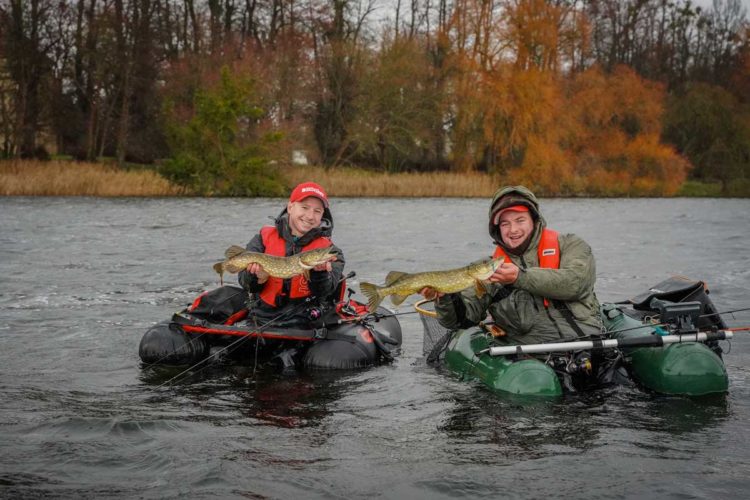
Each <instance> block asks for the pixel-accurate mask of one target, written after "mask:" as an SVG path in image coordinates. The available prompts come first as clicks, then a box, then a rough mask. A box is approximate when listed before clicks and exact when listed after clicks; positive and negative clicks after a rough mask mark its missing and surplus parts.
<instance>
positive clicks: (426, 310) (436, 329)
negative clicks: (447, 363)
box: [414, 300, 453, 363]
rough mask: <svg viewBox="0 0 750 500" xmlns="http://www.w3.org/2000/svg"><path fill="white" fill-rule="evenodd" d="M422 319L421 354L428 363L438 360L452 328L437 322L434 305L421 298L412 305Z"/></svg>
mask: <svg viewBox="0 0 750 500" xmlns="http://www.w3.org/2000/svg"><path fill="white" fill-rule="evenodd" d="M414 308H415V309H416V310H417V312H419V319H421V320H422V328H423V330H424V331H423V334H422V355H423V356H425V358H426V359H427V362H428V363H435V362H437V361H439V360H440V359H441V357H442V354H443V352H444V351H445V348H446V346H447V345H448V341H450V339H451V335H452V334H453V330H448V329H447V328H445V327H444V326H443V325H441V324H440V323H438V320H437V317H436V316H437V315H436V314H435V307H434V303H433V302H432V301H427V300H422V301H419V302H417V303H416V304H415V305H414Z"/></svg>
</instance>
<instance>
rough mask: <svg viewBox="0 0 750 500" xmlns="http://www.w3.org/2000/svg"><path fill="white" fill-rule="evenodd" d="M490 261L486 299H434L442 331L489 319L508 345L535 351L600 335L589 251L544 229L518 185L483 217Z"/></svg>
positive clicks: (427, 292)
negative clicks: (493, 265) (491, 247)
mask: <svg viewBox="0 0 750 500" xmlns="http://www.w3.org/2000/svg"><path fill="white" fill-rule="evenodd" d="M489 233H490V236H491V237H492V239H493V240H494V241H495V244H496V245H497V246H496V249H495V253H494V256H495V257H498V256H504V257H505V262H503V264H502V265H501V266H500V267H499V268H498V269H497V270H496V271H495V272H494V273H493V275H492V276H490V278H489V281H490V283H491V285H490V287H489V289H488V293H487V294H484V295H482V296H481V297H478V296H477V294H476V293H474V291H472V290H465V291H463V292H461V293H453V294H439V293H436V292H435V291H434V290H432V289H429V288H425V289H423V290H422V295H424V296H425V297H426V298H430V299H432V298H437V300H436V304H435V310H436V312H437V313H438V320H439V321H440V323H441V324H442V325H443V326H445V327H446V328H450V329H458V328H468V327H471V326H474V325H477V324H479V322H480V321H484V320H485V319H486V317H487V313H489V314H490V316H492V319H493V321H494V322H495V325H496V326H497V327H498V328H499V331H500V333H501V334H502V333H504V334H505V335H504V336H501V337H499V338H498V339H497V340H498V341H499V342H501V343H508V344H537V343H542V342H550V341H560V340H569V339H573V338H577V337H584V336H588V335H596V334H598V333H600V331H601V320H600V318H599V301H598V300H597V298H596V294H595V293H594V283H595V281H596V265H595V262H594V256H593V254H592V253H591V247H589V245H588V244H587V243H586V242H585V241H583V240H582V239H581V238H579V237H578V236H576V235H574V234H558V233H557V232H556V231H553V230H551V229H548V228H547V223H546V221H545V220H544V217H542V215H541V213H540V212H539V202H538V201H537V198H536V197H535V196H534V193H532V192H531V191H529V190H528V189H527V188H525V187H523V186H509V187H504V188H501V189H500V190H498V191H497V192H496V193H495V196H494V197H493V199H492V203H491V204H490V212H489Z"/></svg>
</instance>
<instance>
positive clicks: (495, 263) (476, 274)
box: [468, 257, 505, 281]
mask: <svg viewBox="0 0 750 500" xmlns="http://www.w3.org/2000/svg"><path fill="white" fill-rule="evenodd" d="M504 260H505V259H504V258H503V257H498V258H497V259H491V260H481V261H479V262H475V263H473V264H470V265H469V268H468V271H469V275H470V276H471V277H472V278H475V279H478V280H481V281H483V280H486V279H488V278H489V277H490V276H492V274H493V273H494V272H495V271H497V269H498V268H499V267H500V265H501V264H502V263H503V261H504Z"/></svg>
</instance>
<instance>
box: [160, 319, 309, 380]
mask: <svg viewBox="0 0 750 500" xmlns="http://www.w3.org/2000/svg"><path fill="white" fill-rule="evenodd" d="M294 309H296V308H294ZM294 309H292V310H294ZM292 310H290V311H284V312H283V313H281V314H279V315H278V316H276V317H275V318H271V319H270V320H268V321H267V322H266V323H264V324H263V325H262V326H260V327H259V328H258V331H257V332H254V333H255V335H246V336H244V337H240V338H239V339H237V340H235V341H234V342H232V343H231V344H229V345H226V346H224V347H222V348H221V349H219V350H218V351H216V352H215V353H213V354H211V355H209V356H207V357H205V358H204V359H202V360H200V361H198V362H197V363H195V364H194V365H192V366H189V367H188V368H186V369H185V370H183V371H181V372H180V373H178V374H177V375H175V376H174V377H172V378H170V379H169V380H167V381H166V382H163V383H162V384H160V385H159V386H157V389H160V388H162V387H164V386H165V385H167V384H169V383H170V382H172V381H173V380H175V379H177V378H178V377H180V376H182V375H184V374H185V373H187V372H189V371H191V370H193V369H195V368H196V367H198V366H200V365H202V364H204V363H206V362H207V361H208V360H210V359H211V358H214V357H216V356H218V355H219V354H221V353H222V352H224V351H226V350H227V349H230V348H232V347H233V346H235V344H239V343H240V342H243V341H245V340H247V338H248V337H253V336H260V334H261V333H263V330H264V329H265V328H268V326H269V325H270V324H271V323H274V322H275V321H278V320H280V319H281V318H283V317H284V316H286V315H288V314H289V313H290V312H291V311H292ZM205 368H206V367H205V366H204V367H203V368H201V369H200V370H198V371H197V372H196V374H197V373H200V372H201V371H203V370H204V369H205Z"/></svg>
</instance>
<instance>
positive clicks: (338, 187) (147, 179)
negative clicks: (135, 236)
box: [0, 160, 499, 198]
mask: <svg viewBox="0 0 750 500" xmlns="http://www.w3.org/2000/svg"><path fill="white" fill-rule="evenodd" d="M282 170H283V171H282V174H283V176H284V177H285V179H286V180H287V183H288V184H289V185H290V186H294V185H296V184H298V183H300V182H305V181H309V180H313V181H315V182H318V183H320V184H322V185H323V186H325V188H326V190H327V191H328V193H329V194H330V195H331V196H339V197H362V196H369V197H421V198H424V197H441V198H442V197H489V196H492V194H493V193H494V192H495V190H496V189H497V187H498V185H499V184H498V181H497V180H496V179H494V178H493V177H491V176H489V175H485V174H478V173H451V172H427V173H417V172H412V173H397V174H388V173H380V172H372V171H368V170H363V169H357V168H336V169H325V168H323V167H312V166H311V167H289V168H283V169H282ZM184 194H189V193H187V192H186V191H185V190H184V189H182V188H180V187H179V186H176V185H174V184H171V183H170V182H169V181H167V180H166V179H164V178H163V177H161V176H160V175H159V174H157V173H155V172H153V171H150V170H122V169H118V168H117V167H114V166H109V165H105V164H101V163H78V162H72V161H49V162H41V161H33V160H11V161H3V162H0V196H108V197H115V196H179V195H184Z"/></svg>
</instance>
